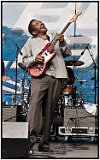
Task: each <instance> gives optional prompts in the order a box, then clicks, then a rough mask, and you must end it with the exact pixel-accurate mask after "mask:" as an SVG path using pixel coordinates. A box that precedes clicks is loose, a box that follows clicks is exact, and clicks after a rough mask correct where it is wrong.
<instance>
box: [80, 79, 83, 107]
mask: <svg viewBox="0 0 100 160" xmlns="http://www.w3.org/2000/svg"><path fill="white" fill-rule="evenodd" d="M82 84H83V81H82V79H81V81H80V105H81V106H82V104H83V101H82Z"/></svg>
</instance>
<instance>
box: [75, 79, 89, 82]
mask: <svg viewBox="0 0 100 160" xmlns="http://www.w3.org/2000/svg"><path fill="white" fill-rule="evenodd" d="M76 82H88V81H87V80H84V79H80V80H76Z"/></svg>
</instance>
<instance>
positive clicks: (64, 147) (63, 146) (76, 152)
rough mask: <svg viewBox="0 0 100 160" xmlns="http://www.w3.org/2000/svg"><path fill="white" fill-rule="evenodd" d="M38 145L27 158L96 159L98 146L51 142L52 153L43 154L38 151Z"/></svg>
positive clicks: (82, 143) (81, 143)
mask: <svg viewBox="0 0 100 160" xmlns="http://www.w3.org/2000/svg"><path fill="white" fill-rule="evenodd" d="M37 148H38V143H36V144H35V146H34V154H32V155H30V157H29V158H36V159H39V158H66V159H67V158H70V159H71V158H72V159H74V158H80V159H82V158H92V159H93V158H94V159H95V158H98V145H97V144H96V143H95V144H93V143H84V142H72V143H65V142H51V143H50V149H51V150H53V151H52V152H48V153H43V152H39V151H38V149H37Z"/></svg>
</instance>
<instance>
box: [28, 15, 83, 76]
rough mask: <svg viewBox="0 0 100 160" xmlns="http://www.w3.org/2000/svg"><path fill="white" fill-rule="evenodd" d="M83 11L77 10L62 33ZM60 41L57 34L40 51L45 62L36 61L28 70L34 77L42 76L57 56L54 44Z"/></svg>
mask: <svg viewBox="0 0 100 160" xmlns="http://www.w3.org/2000/svg"><path fill="white" fill-rule="evenodd" d="M81 13H82V12H77V13H76V14H75V15H74V16H73V17H72V18H71V19H70V21H69V22H68V23H67V25H66V26H65V27H64V28H63V30H62V31H61V32H60V33H61V34H63V33H64V32H65V31H66V29H67V28H68V27H69V25H70V24H71V23H72V22H75V21H76V19H77V18H78V16H79V15H81ZM57 42H58V41H57V40H56V36H55V37H54V39H53V40H52V41H51V42H50V43H48V44H47V45H46V46H45V47H44V48H43V49H42V51H41V52H40V53H39V54H40V55H41V56H42V57H44V62H43V63H36V64H35V65H33V66H32V67H30V68H28V72H29V74H30V75H31V76H32V77H34V78H38V77H40V76H41V75H42V74H43V73H44V72H45V70H46V68H47V65H48V63H49V62H50V61H52V59H53V58H54V57H55V55H56V53H55V52H54V46H55V45H56V43H57Z"/></svg>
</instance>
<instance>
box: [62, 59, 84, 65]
mask: <svg viewBox="0 0 100 160" xmlns="http://www.w3.org/2000/svg"><path fill="white" fill-rule="evenodd" d="M65 64H66V65H67V66H81V65H83V64H84V62H82V61H78V60H70V61H66V62H65Z"/></svg>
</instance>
